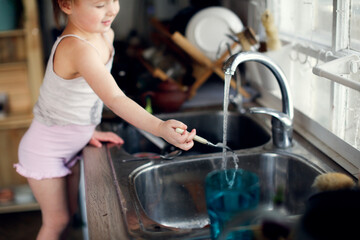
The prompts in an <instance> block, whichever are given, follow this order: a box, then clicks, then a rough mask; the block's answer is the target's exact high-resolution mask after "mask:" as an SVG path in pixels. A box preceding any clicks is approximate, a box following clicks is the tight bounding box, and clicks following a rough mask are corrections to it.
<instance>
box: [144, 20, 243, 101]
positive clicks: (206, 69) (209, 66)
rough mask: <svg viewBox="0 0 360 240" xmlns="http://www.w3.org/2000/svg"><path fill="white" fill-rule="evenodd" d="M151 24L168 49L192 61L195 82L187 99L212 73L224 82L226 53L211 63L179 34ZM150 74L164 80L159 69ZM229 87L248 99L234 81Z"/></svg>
mask: <svg viewBox="0 0 360 240" xmlns="http://www.w3.org/2000/svg"><path fill="white" fill-rule="evenodd" d="M151 24H152V25H153V26H154V28H155V29H156V30H157V31H158V32H159V33H160V34H161V35H162V36H163V37H164V42H165V43H166V44H167V45H168V46H169V47H170V48H172V49H173V50H175V52H178V53H179V54H180V55H183V54H184V53H185V54H186V55H187V56H189V57H190V59H191V60H192V63H191V64H192V68H193V73H192V75H193V77H194V78H195V82H194V83H193V84H192V85H191V86H190V89H189V98H192V97H194V96H195V95H196V92H197V90H198V89H199V88H200V87H201V86H202V85H203V84H204V83H205V82H206V81H207V80H208V79H209V77H210V76H211V75H212V74H213V73H215V74H216V75H218V76H219V77H220V78H221V79H222V80H224V78H225V74H224V71H223V70H222V65H223V63H224V61H225V60H226V59H227V58H228V57H229V53H228V52H225V53H224V54H223V55H222V56H221V57H220V58H219V59H217V60H216V61H211V60H210V59H209V58H208V57H207V56H205V55H204V54H203V53H202V52H201V51H200V50H199V49H197V48H196V47H195V46H194V45H193V44H192V43H191V42H190V41H189V40H188V39H187V38H186V37H185V36H184V35H182V34H181V33H179V32H175V33H173V34H171V33H170V32H169V31H168V29H167V28H166V27H165V26H164V25H163V24H162V23H161V22H160V21H159V20H158V19H156V18H152V19H151ZM237 44H238V43H236V42H234V43H233V44H232V46H231V49H234V48H235V47H236V45H237ZM148 69H149V68H148ZM152 73H153V76H161V79H162V80H164V79H166V73H164V72H161V69H156V72H155V71H154V72H152ZM154 74H155V75H154ZM230 85H231V87H232V88H234V89H237V91H238V92H239V93H240V94H241V95H242V96H244V97H245V98H249V97H250V94H249V93H248V92H247V91H246V90H245V89H244V88H242V87H241V86H239V87H237V86H236V81H235V80H234V79H231V82H230Z"/></svg>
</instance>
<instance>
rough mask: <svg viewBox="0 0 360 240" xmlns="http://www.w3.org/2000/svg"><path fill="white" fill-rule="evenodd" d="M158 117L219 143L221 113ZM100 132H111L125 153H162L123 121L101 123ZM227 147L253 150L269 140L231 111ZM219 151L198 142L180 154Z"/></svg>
mask: <svg viewBox="0 0 360 240" xmlns="http://www.w3.org/2000/svg"><path fill="white" fill-rule="evenodd" d="M157 116H158V117H159V118H161V119H164V120H167V119H176V120H179V121H182V122H184V123H185V124H187V126H188V128H189V129H193V128H195V129H196V131H197V134H198V135H199V136H201V137H204V138H206V139H208V140H209V141H210V142H213V143H218V142H222V136H223V114H222V112H221V111H203V112H187V113H174V114H162V115H157ZM101 128H102V130H103V131H108V130H110V131H114V132H116V133H117V134H119V135H120V136H121V137H122V138H123V139H124V140H125V144H124V145H123V148H124V150H125V151H126V152H127V153H130V154H136V153H163V152H162V151H161V149H159V147H157V146H156V145H154V144H153V143H152V142H151V141H149V140H148V139H147V138H146V137H144V136H143V135H142V134H141V133H140V132H139V131H138V130H137V129H136V128H134V127H133V126H131V125H129V124H127V123H125V122H122V123H110V122H104V123H102V124H101ZM228 129H229V131H228V133H227V134H228V146H229V147H230V148H231V149H233V150H239V149H246V148H253V147H257V146H261V145H263V144H265V143H267V142H269V141H270V139H271V137H270V134H269V132H268V131H266V130H265V129H264V128H263V127H262V126H260V124H258V123H257V122H256V121H255V120H253V118H250V117H249V116H247V115H244V114H240V113H235V112H231V113H230V114H229V117H228ZM221 151H222V149H221V148H214V147H210V146H207V145H203V144H200V143H195V145H194V147H193V148H192V149H191V150H190V151H188V152H186V153H183V154H185V155H197V154H204V153H214V152H221Z"/></svg>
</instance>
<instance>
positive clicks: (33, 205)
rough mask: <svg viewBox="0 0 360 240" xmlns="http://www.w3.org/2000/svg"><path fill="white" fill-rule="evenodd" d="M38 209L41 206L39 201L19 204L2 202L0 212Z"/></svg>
mask: <svg viewBox="0 0 360 240" xmlns="http://www.w3.org/2000/svg"><path fill="white" fill-rule="evenodd" d="M36 210H40V206H39V204H38V203H37V202H30V203H23V204H18V203H9V204H0V214H2V213H13V212H26V211H36Z"/></svg>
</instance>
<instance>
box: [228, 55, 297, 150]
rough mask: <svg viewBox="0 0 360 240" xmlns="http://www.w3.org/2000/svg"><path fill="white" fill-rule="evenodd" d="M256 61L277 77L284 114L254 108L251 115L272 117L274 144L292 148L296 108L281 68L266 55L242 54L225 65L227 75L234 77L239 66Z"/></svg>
mask: <svg viewBox="0 0 360 240" xmlns="http://www.w3.org/2000/svg"><path fill="white" fill-rule="evenodd" d="M249 61H255V62H258V63H261V64H263V65H265V66H266V67H267V68H268V69H269V70H270V71H271V72H272V73H273V74H274V76H275V78H276V80H277V82H278V84H279V87H280V91H281V97H282V112H279V111H276V110H274V109H270V108H263V107H253V108H250V109H249V111H250V113H264V114H268V115H271V116H272V119H271V124H272V137H273V143H274V145H275V146H276V147H279V148H288V147H291V146H292V132H293V118H294V108H293V103H292V99H291V94H290V91H289V87H288V84H287V80H286V76H285V75H284V73H283V71H282V70H281V69H280V67H279V66H278V65H277V64H276V63H275V62H273V61H272V60H271V59H270V58H268V57H267V56H265V55H264V54H261V53H258V52H240V53H237V54H234V55H232V56H231V57H230V58H229V59H228V60H227V61H226V62H225V65H224V68H223V69H224V72H225V74H226V75H234V73H235V70H236V69H237V67H238V66H239V64H241V63H244V62H249Z"/></svg>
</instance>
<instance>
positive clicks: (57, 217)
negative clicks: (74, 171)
mask: <svg viewBox="0 0 360 240" xmlns="http://www.w3.org/2000/svg"><path fill="white" fill-rule="evenodd" d="M28 182H29V185H30V187H31V189H32V191H33V193H34V196H35V198H36V200H37V201H38V203H39V205H40V208H41V213H42V226H41V229H40V231H39V234H38V236H37V240H42V239H44V240H52V239H54V240H55V239H60V238H61V234H62V233H63V231H64V230H65V229H66V227H67V225H68V223H69V220H70V215H69V206H68V199H67V190H66V179H65V178H64V177H62V178H51V179H44V180H35V179H32V178H28Z"/></svg>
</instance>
